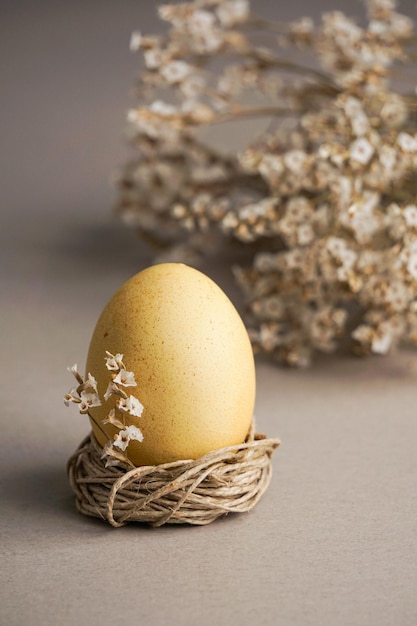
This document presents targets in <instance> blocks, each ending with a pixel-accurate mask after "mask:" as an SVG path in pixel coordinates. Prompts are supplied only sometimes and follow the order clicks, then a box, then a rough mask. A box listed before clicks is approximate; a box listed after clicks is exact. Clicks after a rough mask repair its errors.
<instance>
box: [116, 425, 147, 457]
mask: <svg viewBox="0 0 417 626" xmlns="http://www.w3.org/2000/svg"><path fill="white" fill-rule="evenodd" d="M131 441H143V434H142V431H141V430H140V429H139V428H137V427H136V426H127V428H125V429H124V430H121V431H120V432H119V433H118V434H117V435H115V439H114V442H113V445H114V446H117V447H118V448H120V449H121V450H123V452H124V451H125V450H126V448H127V446H128V445H129V443H130V442H131Z"/></svg>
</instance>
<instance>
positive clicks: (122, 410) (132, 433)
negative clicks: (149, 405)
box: [64, 351, 144, 467]
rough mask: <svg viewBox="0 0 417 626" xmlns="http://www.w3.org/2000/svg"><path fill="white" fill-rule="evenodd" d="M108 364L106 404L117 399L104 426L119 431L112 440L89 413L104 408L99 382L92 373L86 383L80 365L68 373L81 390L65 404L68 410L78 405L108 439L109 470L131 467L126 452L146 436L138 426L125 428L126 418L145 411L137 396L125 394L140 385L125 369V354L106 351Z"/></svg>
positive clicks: (73, 392) (74, 391)
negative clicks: (97, 408)
mask: <svg viewBox="0 0 417 626" xmlns="http://www.w3.org/2000/svg"><path fill="white" fill-rule="evenodd" d="M105 363H106V368H107V369H108V370H109V372H110V374H111V380H110V381H109V384H108V386H107V389H106V392H105V393H104V394H103V400H104V401H105V402H107V401H108V400H109V399H110V398H111V397H112V396H115V397H116V402H115V405H114V407H113V408H111V409H110V411H109V413H108V415H107V417H106V418H105V419H104V420H103V421H102V423H103V424H110V425H111V426H113V427H114V428H115V429H116V431H117V432H116V434H115V435H114V437H113V439H111V438H109V435H108V433H107V432H106V430H105V429H104V428H103V426H102V425H101V424H99V423H98V422H97V421H96V420H95V419H94V417H93V416H92V415H91V414H90V412H89V411H90V408H93V407H97V406H101V405H102V401H101V399H100V396H99V393H98V390H97V381H96V379H95V378H94V376H92V374H90V373H88V374H87V379H86V380H84V379H83V377H82V376H81V374H80V373H79V371H78V368H77V365H73V366H72V367H69V368H68V369H69V371H70V372H71V373H72V374H73V375H74V377H75V379H76V381H77V383H78V386H77V387H74V388H73V389H71V390H70V391H69V392H68V393H67V394H66V395H65V398H64V403H65V405H66V406H69V404H70V403H75V404H76V405H77V406H78V409H79V411H80V413H82V414H88V415H89V417H90V419H91V420H92V421H93V422H94V424H95V425H96V426H97V427H98V428H99V430H100V431H101V432H102V433H103V434H104V435H105V436H106V438H107V439H108V442H107V443H106V445H105V446H104V449H103V455H102V458H103V459H104V458H105V459H106V467H109V466H113V465H119V464H120V463H124V464H127V465H132V464H131V462H130V461H129V459H128V457H127V455H126V454H125V450H126V448H127V447H128V445H129V443H130V442H131V441H139V442H141V441H143V434H142V431H141V430H140V428H138V427H137V426H134V425H132V424H126V419H125V418H126V416H127V415H130V416H132V417H141V415H142V413H143V409H144V407H143V405H142V404H141V403H140V402H139V400H138V399H137V398H136V397H135V396H133V395H128V394H127V393H126V391H125V389H126V388H127V387H136V386H137V383H136V380H135V375H134V373H133V372H130V371H127V370H126V368H125V365H124V363H123V354H116V355H113V354H111V353H110V352H107V351H106V357H105Z"/></svg>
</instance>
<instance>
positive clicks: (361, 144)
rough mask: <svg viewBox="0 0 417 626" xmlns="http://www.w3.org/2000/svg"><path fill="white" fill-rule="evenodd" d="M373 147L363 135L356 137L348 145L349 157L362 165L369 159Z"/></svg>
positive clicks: (372, 152)
mask: <svg viewBox="0 0 417 626" xmlns="http://www.w3.org/2000/svg"><path fill="white" fill-rule="evenodd" d="M373 154H374V149H373V147H372V145H371V144H370V143H369V141H368V140H367V139H366V138H365V137H361V138H360V139H356V140H355V141H354V142H353V143H352V144H351V146H350V158H351V160H352V161H357V162H358V163H361V164H362V165H366V164H367V163H369V161H370V160H371V158H372V156H373Z"/></svg>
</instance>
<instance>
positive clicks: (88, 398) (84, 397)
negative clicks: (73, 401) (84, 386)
mask: <svg viewBox="0 0 417 626" xmlns="http://www.w3.org/2000/svg"><path fill="white" fill-rule="evenodd" d="M80 399H81V403H80V405H79V411H80V413H87V412H88V411H89V409H90V408H92V407H95V406H101V401H100V398H99V396H98V394H97V393H87V392H86V391H82V392H81V393H80Z"/></svg>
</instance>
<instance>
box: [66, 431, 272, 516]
mask: <svg viewBox="0 0 417 626" xmlns="http://www.w3.org/2000/svg"><path fill="white" fill-rule="evenodd" d="M279 444H280V442H279V440H278V439H268V438H266V437H265V435H261V434H255V432H254V428H253V426H252V428H251V431H250V433H249V435H248V437H247V438H246V440H245V442H244V443H242V444H239V445H235V446H229V447H227V448H221V449H220V450H215V451H214V452H210V453H209V454H206V455H205V456H203V457H200V458H199V459H196V460H187V461H175V462H173V463H164V464H161V465H148V466H143V467H136V468H134V469H131V470H125V469H123V468H122V467H118V466H116V467H105V464H104V462H103V460H102V459H101V454H102V449H101V447H100V445H99V444H98V442H97V440H96V439H95V437H94V435H93V433H90V434H89V435H88V436H87V437H86V438H85V439H84V440H83V441H82V442H81V444H80V445H79V447H78V449H77V450H76V451H75V453H74V454H73V455H72V457H71V458H70V459H69V461H68V476H69V480H70V484H71V487H72V489H73V491H74V493H75V496H76V506H77V509H78V510H79V511H80V512H81V513H83V514H84V515H89V516H91V517H98V518H101V519H104V520H107V521H108V522H109V523H110V524H111V525H112V526H123V525H124V524H126V523H127V522H145V523H148V524H150V525H151V526H162V525H163V524H166V523H169V524H195V525H204V524H209V523H210V522H213V521H214V520H215V519H217V518H218V517H221V516H222V515H226V514H227V513H243V512H246V511H249V510H250V509H252V508H253V507H254V506H255V504H256V503H257V502H258V500H259V499H260V498H261V496H262V494H263V493H264V492H265V490H266V489H267V487H268V485H269V482H270V480H271V472H272V466H271V457H272V454H273V452H274V450H275V449H276V448H277V447H278V446H279Z"/></svg>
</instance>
